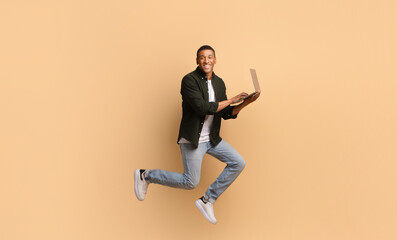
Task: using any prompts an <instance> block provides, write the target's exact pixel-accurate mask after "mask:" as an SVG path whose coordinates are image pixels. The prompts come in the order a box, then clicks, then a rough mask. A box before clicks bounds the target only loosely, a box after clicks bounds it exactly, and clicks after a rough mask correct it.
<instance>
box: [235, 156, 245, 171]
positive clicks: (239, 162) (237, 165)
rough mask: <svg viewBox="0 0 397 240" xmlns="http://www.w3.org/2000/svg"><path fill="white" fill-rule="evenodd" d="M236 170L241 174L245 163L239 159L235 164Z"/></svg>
mask: <svg viewBox="0 0 397 240" xmlns="http://www.w3.org/2000/svg"><path fill="white" fill-rule="evenodd" d="M236 168H237V169H238V170H239V171H240V172H241V171H243V169H244V168H245V161H244V159H240V160H239V161H238V162H237V163H236Z"/></svg>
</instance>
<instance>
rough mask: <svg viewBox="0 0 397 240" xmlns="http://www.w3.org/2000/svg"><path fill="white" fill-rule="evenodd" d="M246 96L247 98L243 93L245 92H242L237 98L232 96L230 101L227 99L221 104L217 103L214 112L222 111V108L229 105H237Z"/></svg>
mask: <svg viewBox="0 0 397 240" xmlns="http://www.w3.org/2000/svg"><path fill="white" fill-rule="evenodd" d="M246 96H248V94H247V93H245V92H242V93H240V94H238V95H237V96H234V97H232V98H230V99H227V100H224V101H222V102H219V103H218V109H217V110H216V112H219V111H222V110H223V109H224V108H226V107H227V106H229V105H230V104H233V103H238V102H239V101H240V100H241V99H243V98H244V97H246ZM233 115H234V114H233Z"/></svg>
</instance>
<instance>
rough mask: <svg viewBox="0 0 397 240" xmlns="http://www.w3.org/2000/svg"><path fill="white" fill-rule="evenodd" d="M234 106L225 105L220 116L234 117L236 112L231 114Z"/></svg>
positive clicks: (225, 117)
mask: <svg viewBox="0 0 397 240" xmlns="http://www.w3.org/2000/svg"><path fill="white" fill-rule="evenodd" d="M233 108H234V106H227V107H225V108H224V109H222V118H223V119H225V120H228V119H236V118H237V115H238V114H235V115H233Z"/></svg>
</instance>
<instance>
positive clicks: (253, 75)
mask: <svg viewBox="0 0 397 240" xmlns="http://www.w3.org/2000/svg"><path fill="white" fill-rule="evenodd" d="M250 72H251V78H252V83H253V84H254V87H255V92H253V93H251V94H249V95H248V96H246V97H245V98H243V100H244V99H246V98H249V97H251V96H252V95H254V94H255V93H257V92H258V91H259V90H261V88H260V87H259V82H258V77H257V76H256V70H255V69H253V68H250Z"/></svg>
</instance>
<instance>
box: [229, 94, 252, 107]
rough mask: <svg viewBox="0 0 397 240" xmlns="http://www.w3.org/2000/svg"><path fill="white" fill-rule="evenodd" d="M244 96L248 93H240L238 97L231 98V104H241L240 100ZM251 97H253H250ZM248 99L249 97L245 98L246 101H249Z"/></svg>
mask: <svg viewBox="0 0 397 240" xmlns="http://www.w3.org/2000/svg"><path fill="white" fill-rule="evenodd" d="M246 96H248V93H245V92H242V93H240V94H239V95H237V96H234V97H232V98H231V99H230V100H231V101H232V104H234V103H238V102H241V100H242V99H243V98H245V97H246ZM252 97H253V96H252ZM250 98H251V97H249V98H247V99H250Z"/></svg>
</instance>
